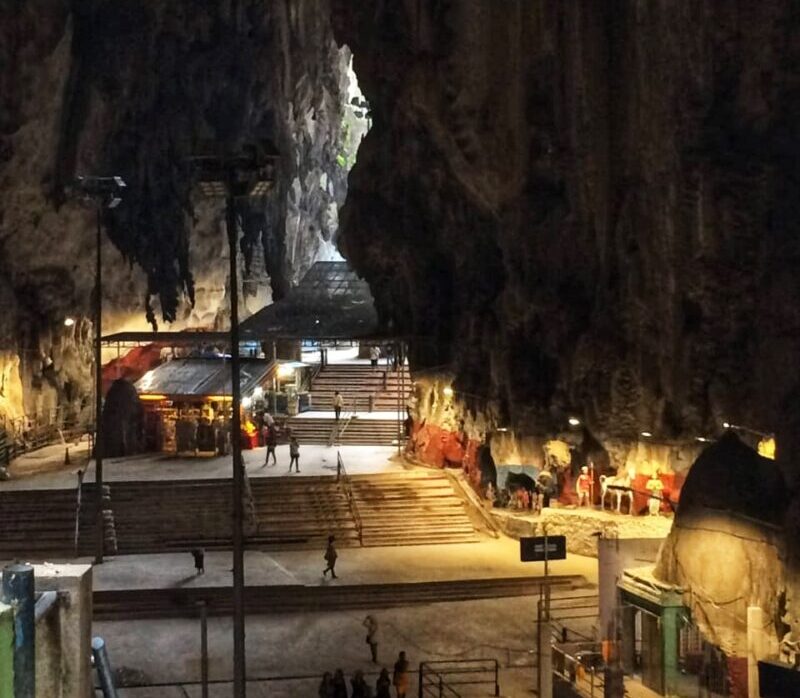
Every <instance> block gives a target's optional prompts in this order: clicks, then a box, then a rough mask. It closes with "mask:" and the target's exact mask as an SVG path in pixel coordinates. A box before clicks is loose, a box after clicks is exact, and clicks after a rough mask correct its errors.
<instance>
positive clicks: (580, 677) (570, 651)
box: [553, 642, 604, 698]
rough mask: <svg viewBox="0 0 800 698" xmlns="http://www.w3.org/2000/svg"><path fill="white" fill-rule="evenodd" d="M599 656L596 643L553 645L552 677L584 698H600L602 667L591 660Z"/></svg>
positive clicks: (602, 678)
mask: <svg viewBox="0 0 800 698" xmlns="http://www.w3.org/2000/svg"><path fill="white" fill-rule="evenodd" d="M601 656H602V655H601V654H600V645H599V644H598V643H596V642H572V643H569V644H567V645H561V646H558V645H553V676H554V677H557V678H559V679H561V680H562V681H564V682H566V683H568V684H569V685H570V686H571V687H572V688H573V690H574V691H575V692H577V693H578V694H579V695H581V696H585V698H595V697H597V698H600V697H601V696H602V695H603V693H604V675H603V671H602V666H601V667H599V668H598V666H597V664H596V663H595V662H593V661H591V659H594V658H597V657H601ZM584 657H589V658H591V659H590V660H587V659H584Z"/></svg>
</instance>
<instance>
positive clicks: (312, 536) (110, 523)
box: [0, 470, 479, 560]
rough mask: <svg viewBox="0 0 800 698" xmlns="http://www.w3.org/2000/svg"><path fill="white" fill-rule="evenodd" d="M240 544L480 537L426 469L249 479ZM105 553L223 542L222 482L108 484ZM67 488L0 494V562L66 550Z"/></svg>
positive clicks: (225, 505) (88, 531)
mask: <svg viewBox="0 0 800 698" xmlns="http://www.w3.org/2000/svg"><path fill="white" fill-rule="evenodd" d="M249 482H250V491H251V492H252V506H251V505H250V501H251V500H250V498H247V497H246V498H245V502H244V510H245V511H244V513H245V542H246V545H247V546H248V547H251V548H269V549H281V548H307V547H311V548H322V547H324V544H325V540H326V538H327V537H328V535H331V534H333V535H335V536H336V539H337V542H338V544H339V545H341V546H358V545H365V546H379V545H420V544H435V543H468V542H474V541H477V540H479V538H478V534H477V533H476V531H475V529H474V527H473V525H472V523H471V522H470V519H469V516H468V514H467V510H466V507H465V504H464V502H463V500H462V499H461V498H460V497H459V495H458V494H457V492H456V491H455V489H454V487H453V485H452V484H451V482H450V480H449V479H448V478H447V477H446V476H445V475H444V474H441V473H438V472H435V471H423V470H420V471H411V472H397V473H384V474H371V475H355V476H350V477H347V475H346V474H343V475H342V478H341V479H340V480H339V481H337V479H336V477H334V476H320V477H292V478H289V477H267V478H251V479H250V481H249ZM108 487H109V489H110V493H111V497H110V504H109V505H108V506H110V509H111V511H108V512H106V514H107V519H108V520H107V522H106V523H107V525H106V531H105V536H106V548H105V551H106V553H107V554H120V555H125V554H143V553H157V552H169V551H183V550H189V549H191V548H193V547H203V548H208V549H228V548H230V547H231V545H232V537H231V508H232V507H231V489H232V488H231V481H230V480H229V479H208V480H195V481H192V480H156V481H148V482H111V483H110V484H109V485H108ZM76 514H78V504H77V491H76V489H68V490H67V489H64V490H21V491H12V492H2V493H0V560H12V559H17V558H24V559H44V558H50V559H53V558H56V559H68V558H71V557H73V556H75V553H76V547H75V543H76V540H75V520H76ZM78 519H79V532H78V540H77V543H78V547H77V554H78V555H93V554H94V553H95V552H96V550H95V531H96V517H95V490H94V485H92V484H85V485H84V486H83V491H82V504H81V507H80V512H79V514H78Z"/></svg>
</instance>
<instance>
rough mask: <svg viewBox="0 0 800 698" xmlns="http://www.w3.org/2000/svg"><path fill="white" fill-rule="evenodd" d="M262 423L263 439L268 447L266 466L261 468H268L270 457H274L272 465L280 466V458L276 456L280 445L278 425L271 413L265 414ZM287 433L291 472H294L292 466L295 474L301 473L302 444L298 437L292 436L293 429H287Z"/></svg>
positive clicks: (265, 459)
mask: <svg viewBox="0 0 800 698" xmlns="http://www.w3.org/2000/svg"><path fill="white" fill-rule="evenodd" d="M261 421H262V426H261V439H262V441H263V442H264V445H265V446H266V447H267V454H266V456H265V458H264V465H262V466H261V467H262V468H266V467H267V466H268V465H269V464H270V463H269V459H270V456H271V457H272V465H273V466H274V465H277V464H278V457H277V456H276V455H275V448H276V446H277V445H278V425H277V424H276V423H275V419H274V418H273V416H272V415H271V414H270V413H269V412H265V413H264V415H263V416H262V418H261ZM286 433H287V435H288V437H289V472H290V473H291V472H292V466H294V468H295V472H298V473H299V472H300V442H299V441H298V440H297V437H296V436H295V435H294V434H292V430H291V429H287V430H286Z"/></svg>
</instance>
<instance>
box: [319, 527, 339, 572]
mask: <svg viewBox="0 0 800 698" xmlns="http://www.w3.org/2000/svg"><path fill="white" fill-rule="evenodd" d="M335 540H336V537H335V536H328V547H327V548H326V549H325V555H324V558H325V562H327V563H328V566H327V567H326V568H325V569H324V570H322V576H323V577H325V576H326V575H327V574H328V572H330V573H331V578H332V579H338V577H337V576H336V570H335V569H334V568H335V567H336V558H337V557H339V553H337V552H336V546H335V545H334V544H333V541H335Z"/></svg>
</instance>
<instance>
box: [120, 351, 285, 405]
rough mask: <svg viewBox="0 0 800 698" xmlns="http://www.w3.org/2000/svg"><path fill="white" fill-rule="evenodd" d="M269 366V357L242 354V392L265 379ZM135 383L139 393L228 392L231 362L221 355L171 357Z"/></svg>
mask: <svg viewBox="0 0 800 698" xmlns="http://www.w3.org/2000/svg"><path fill="white" fill-rule="evenodd" d="M272 369H273V363H272V362H271V361H267V360H265V359H250V358H242V359H241V374H240V375H241V386H242V394H243V395H246V394H248V393H250V392H252V391H253V388H255V387H256V386H257V385H261V384H263V383H265V382H266V381H267V379H268V378H269V375H270V372H271V371H272ZM135 385H136V390H137V391H138V392H139V393H142V394H148V393H149V394H151V395H169V396H201V395H230V394H231V392H232V386H233V383H232V381H231V363H230V360H226V359H223V358H221V357H208V358H207V357H202V358H194V357H193V358H188V359H173V360H172V361H167V362H165V363H163V364H161V365H160V366H158V367H156V368H154V369H153V370H152V371H148V372H147V373H146V374H145V375H144V376H142V377H141V378H140V379H139V380H138V381H136V384H135Z"/></svg>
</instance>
